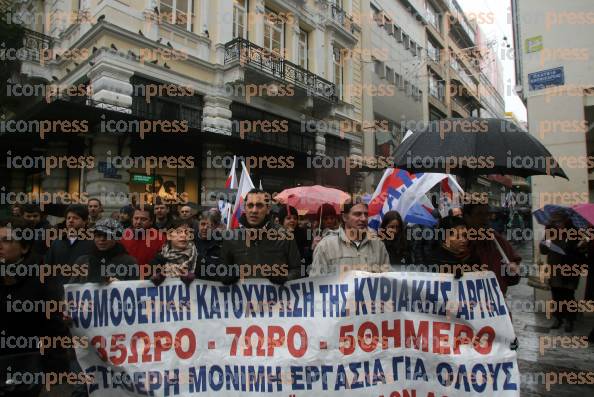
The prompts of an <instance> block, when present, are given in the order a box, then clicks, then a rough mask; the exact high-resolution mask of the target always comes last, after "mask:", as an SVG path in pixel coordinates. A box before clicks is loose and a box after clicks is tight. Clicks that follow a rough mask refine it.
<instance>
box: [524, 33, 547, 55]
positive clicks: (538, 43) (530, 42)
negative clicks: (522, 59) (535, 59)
mask: <svg viewBox="0 0 594 397" xmlns="http://www.w3.org/2000/svg"><path fill="white" fill-rule="evenodd" d="M542 49H543V40H542V36H534V37H529V38H527V39H526V53H528V54H530V53H531V52H539V51H542Z"/></svg>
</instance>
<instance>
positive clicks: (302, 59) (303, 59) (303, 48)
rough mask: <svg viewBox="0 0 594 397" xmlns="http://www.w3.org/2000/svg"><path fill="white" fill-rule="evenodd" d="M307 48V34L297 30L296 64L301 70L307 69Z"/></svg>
mask: <svg viewBox="0 0 594 397" xmlns="http://www.w3.org/2000/svg"><path fill="white" fill-rule="evenodd" d="M307 52H308V46H307V32H306V31H305V30H303V29H301V28H300V29H299V52H298V54H297V55H298V57H299V59H298V63H299V66H301V67H302V68H303V69H308V61H309V59H308V56H307V55H308V53H307Z"/></svg>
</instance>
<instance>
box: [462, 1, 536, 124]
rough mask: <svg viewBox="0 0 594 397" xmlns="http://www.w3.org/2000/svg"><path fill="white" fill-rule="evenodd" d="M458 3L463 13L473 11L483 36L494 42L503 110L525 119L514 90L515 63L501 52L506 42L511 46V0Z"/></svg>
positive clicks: (522, 105) (522, 106)
mask: <svg viewBox="0 0 594 397" xmlns="http://www.w3.org/2000/svg"><path fill="white" fill-rule="evenodd" d="M458 3H459V4H460V6H462V8H463V9H464V12H465V13H474V15H478V16H479V19H478V22H479V25H480V27H481V29H482V30H483V32H484V33H485V36H486V37H488V38H489V41H491V40H493V41H494V42H495V47H494V50H495V51H496V54H497V57H498V58H499V60H500V61H501V64H502V65H503V87H504V92H503V94H504V99H505V111H506V112H514V114H515V115H516V117H517V118H518V119H519V120H523V121H526V108H525V107H524V104H523V103H522V101H521V100H520V98H519V97H518V96H517V95H516V93H515V90H514V87H515V64H514V60H513V56H512V57H507V56H505V55H504V54H502V51H504V50H505V48H506V45H507V44H508V43H509V44H510V45H512V47H513V34H512V25H511V23H510V19H511V16H509V13H510V8H509V7H510V4H511V0H458ZM479 13H484V14H483V15H484V18H483V23H480V22H481V19H480V15H481V14H479ZM488 13H492V14H493V16H494V18H490V17H489V18H487V17H488V16H489V15H490V14H488ZM491 19H492V20H494V23H487V22H489V21H490V20H491ZM504 37H507V39H508V41H507V42H505V41H504V40H503V38H504Z"/></svg>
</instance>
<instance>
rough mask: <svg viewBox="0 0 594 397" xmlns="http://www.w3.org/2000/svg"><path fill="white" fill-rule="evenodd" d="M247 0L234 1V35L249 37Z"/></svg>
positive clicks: (243, 37)
mask: <svg viewBox="0 0 594 397" xmlns="http://www.w3.org/2000/svg"><path fill="white" fill-rule="evenodd" d="M247 8H248V4H247V0H234V1H233V37H234V38H235V37H240V38H242V39H247V23H246V16H247Z"/></svg>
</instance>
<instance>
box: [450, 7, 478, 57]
mask: <svg viewBox="0 0 594 397" xmlns="http://www.w3.org/2000/svg"><path fill="white" fill-rule="evenodd" d="M448 7H449V10H450V13H451V14H452V15H453V16H454V18H453V19H451V20H452V21H453V23H452V25H451V27H450V32H451V33H454V34H455V35H456V37H459V38H460V40H459V41H460V42H461V43H462V44H463V45H462V47H473V46H474V45H475V42H476V32H475V31H474V29H473V28H472V27H471V26H470V24H469V23H468V21H467V20H466V16H465V15H464V11H462V8H461V7H460V5H459V4H458V2H457V1H456V0H448Z"/></svg>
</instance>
